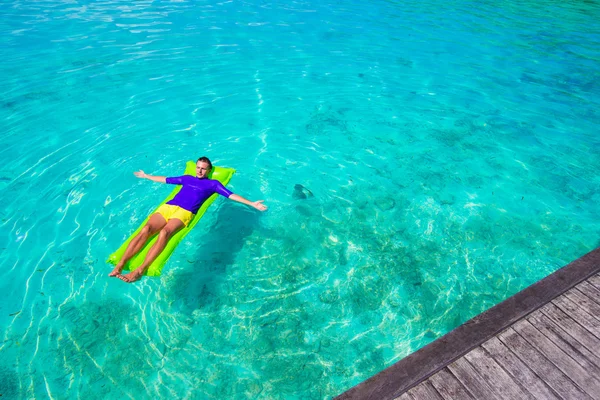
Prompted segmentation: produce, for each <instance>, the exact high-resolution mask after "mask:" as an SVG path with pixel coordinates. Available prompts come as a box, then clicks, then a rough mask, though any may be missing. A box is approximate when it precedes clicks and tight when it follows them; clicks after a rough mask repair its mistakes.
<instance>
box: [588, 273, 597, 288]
mask: <svg viewBox="0 0 600 400" xmlns="http://www.w3.org/2000/svg"><path fill="white" fill-rule="evenodd" d="M587 282H589V283H590V284H592V285H594V287H596V288H598V289H600V274H596V275H593V276H591V277H590V278H589V279H588V280H587Z"/></svg>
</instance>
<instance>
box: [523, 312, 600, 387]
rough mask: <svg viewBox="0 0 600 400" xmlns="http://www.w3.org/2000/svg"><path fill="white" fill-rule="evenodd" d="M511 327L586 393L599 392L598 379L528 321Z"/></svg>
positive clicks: (599, 382)
mask: <svg viewBox="0 0 600 400" xmlns="http://www.w3.org/2000/svg"><path fill="white" fill-rule="evenodd" d="M513 329H514V330H515V331H516V332H517V333H519V334H520V335H521V336H523V337H524V338H525V340H527V341H528V342H529V344H531V345H532V346H533V347H535V348H536V349H537V350H538V351H539V352H540V353H542V354H543V355H544V356H545V357H546V358H547V359H548V360H550V361H551V362H552V363H553V364H554V365H555V366H557V367H558V368H559V369H560V370H561V371H563V372H564V373H565V375H567V376H568V377H569V378H570V379H571V380H572V381H574V382H575V383H576V384H577V385H578V386H579V387H580V388H581V389H583V390H584V391H585V392H586V393H588V394H590V395H593V394H594V393H599V394H600V381H599V380H597V379H596V378H595V377H594V376H592V375H591V374H590V372H589V371H587V370H586V369H585V368H583V367H582V366H581V365H579V363H578V362H577V361H575V360H574V359H573V358H571V357H569V355H568V354H566V353H565V352H564V351H562V350H561V349H560V348H559V347H558V346H556V345H555V344H554V343H552V341H551V340H550V339H548V338H547V337H546V336H544V335H543V334H542V333H541V332H540V331H539V330H537V329H536V328H535V326H533V325H531V323H530V322H529V321H527V320H526V319H523V320H521V321H519V322H517V323H516V324H514V325H513Z"/></svg>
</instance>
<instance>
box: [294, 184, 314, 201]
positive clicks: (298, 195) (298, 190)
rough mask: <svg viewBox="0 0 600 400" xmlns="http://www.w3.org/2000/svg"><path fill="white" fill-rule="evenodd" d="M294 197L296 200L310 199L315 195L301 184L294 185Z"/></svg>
mask: <svg viewBox="0 0 600 400" xmlns="http://www.w3.org/2000/svg"><path fill="white" fill-rule="evenodd" d="M293 196H294V198H295V199H308V198H309V197H313V194H312V192H311V191H310V190H308V189H307V188H305V187H304V186H302V185H301V184H299V183H296V184H295V185H294V193H293Z"/></svg>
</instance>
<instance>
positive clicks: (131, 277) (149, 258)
mask: <svg viewBox="0 0 600 400" xmlns="http://www.w3.org/2000/svg"><path fill="white" fill-rule="evenodd" d="M183 227H184V224H183V222H181V221H180V220H178V219H177V218H173V219H170V220H169V222H167V224H166V225H165V227H164V228H162V229H161V231H160V232H159V233H158V238H157V239H156V243H154V246H152V248H151V249H150V251H148V254H146V258H145V259H144V262H143V263H142V265H140V266H139V267H137V268H136V269H135V271H131V272H130V273H128V274H127V275H117V276H118V277H119V279H121V280H122V281H125V282H127V283H131V282H135V281H137V280H138V279H140V278H141V277H142V275H144V272H146V270H147V269H148V267H149V266H150V265H151V264H152V262H153V261H154V260H156V257H158V255H159V254H160V253H161V252H162V251H163V250H164V249H165V246H166V245H167V242H168V241H169V239H170V238H171V237H173V235H174V234H175V233H176V232H177V231H178V230H180V229H181V228H183Z"/></svg>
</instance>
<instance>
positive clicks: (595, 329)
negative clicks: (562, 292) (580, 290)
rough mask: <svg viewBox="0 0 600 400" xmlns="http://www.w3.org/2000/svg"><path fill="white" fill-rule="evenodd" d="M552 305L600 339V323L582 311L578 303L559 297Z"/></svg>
mask: <svg viewBox="0 0 600 400" xmlns="http://www.w3.org/2000/svg"><path fill="white" fill-rule="evenodd" d="M552 304H554V305H555V306H557V307H558V308H560V309H561V310H562V311H563V312H564V313H565V314H567V315H570V316H571V318H573V319H574V320H575V321H577V322H578V323H579V325H581V326H583V327H584V328H585V329H586V330H587V331H588V332H590V333H592V334H593V335H594V336H596V337H597V338H599V339H600V322H599V321H598V320H597V319H596V318H594V317H592V316H591V315H590V314H588V313H586V312H585V311H583V310H582V309H580V308H579V306H578V305H577V304H576V303H573V302H572V301H571V300H569V298H567V297H566V296H559V297H557V298H556V299H554V300H552Z"/></svg>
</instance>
